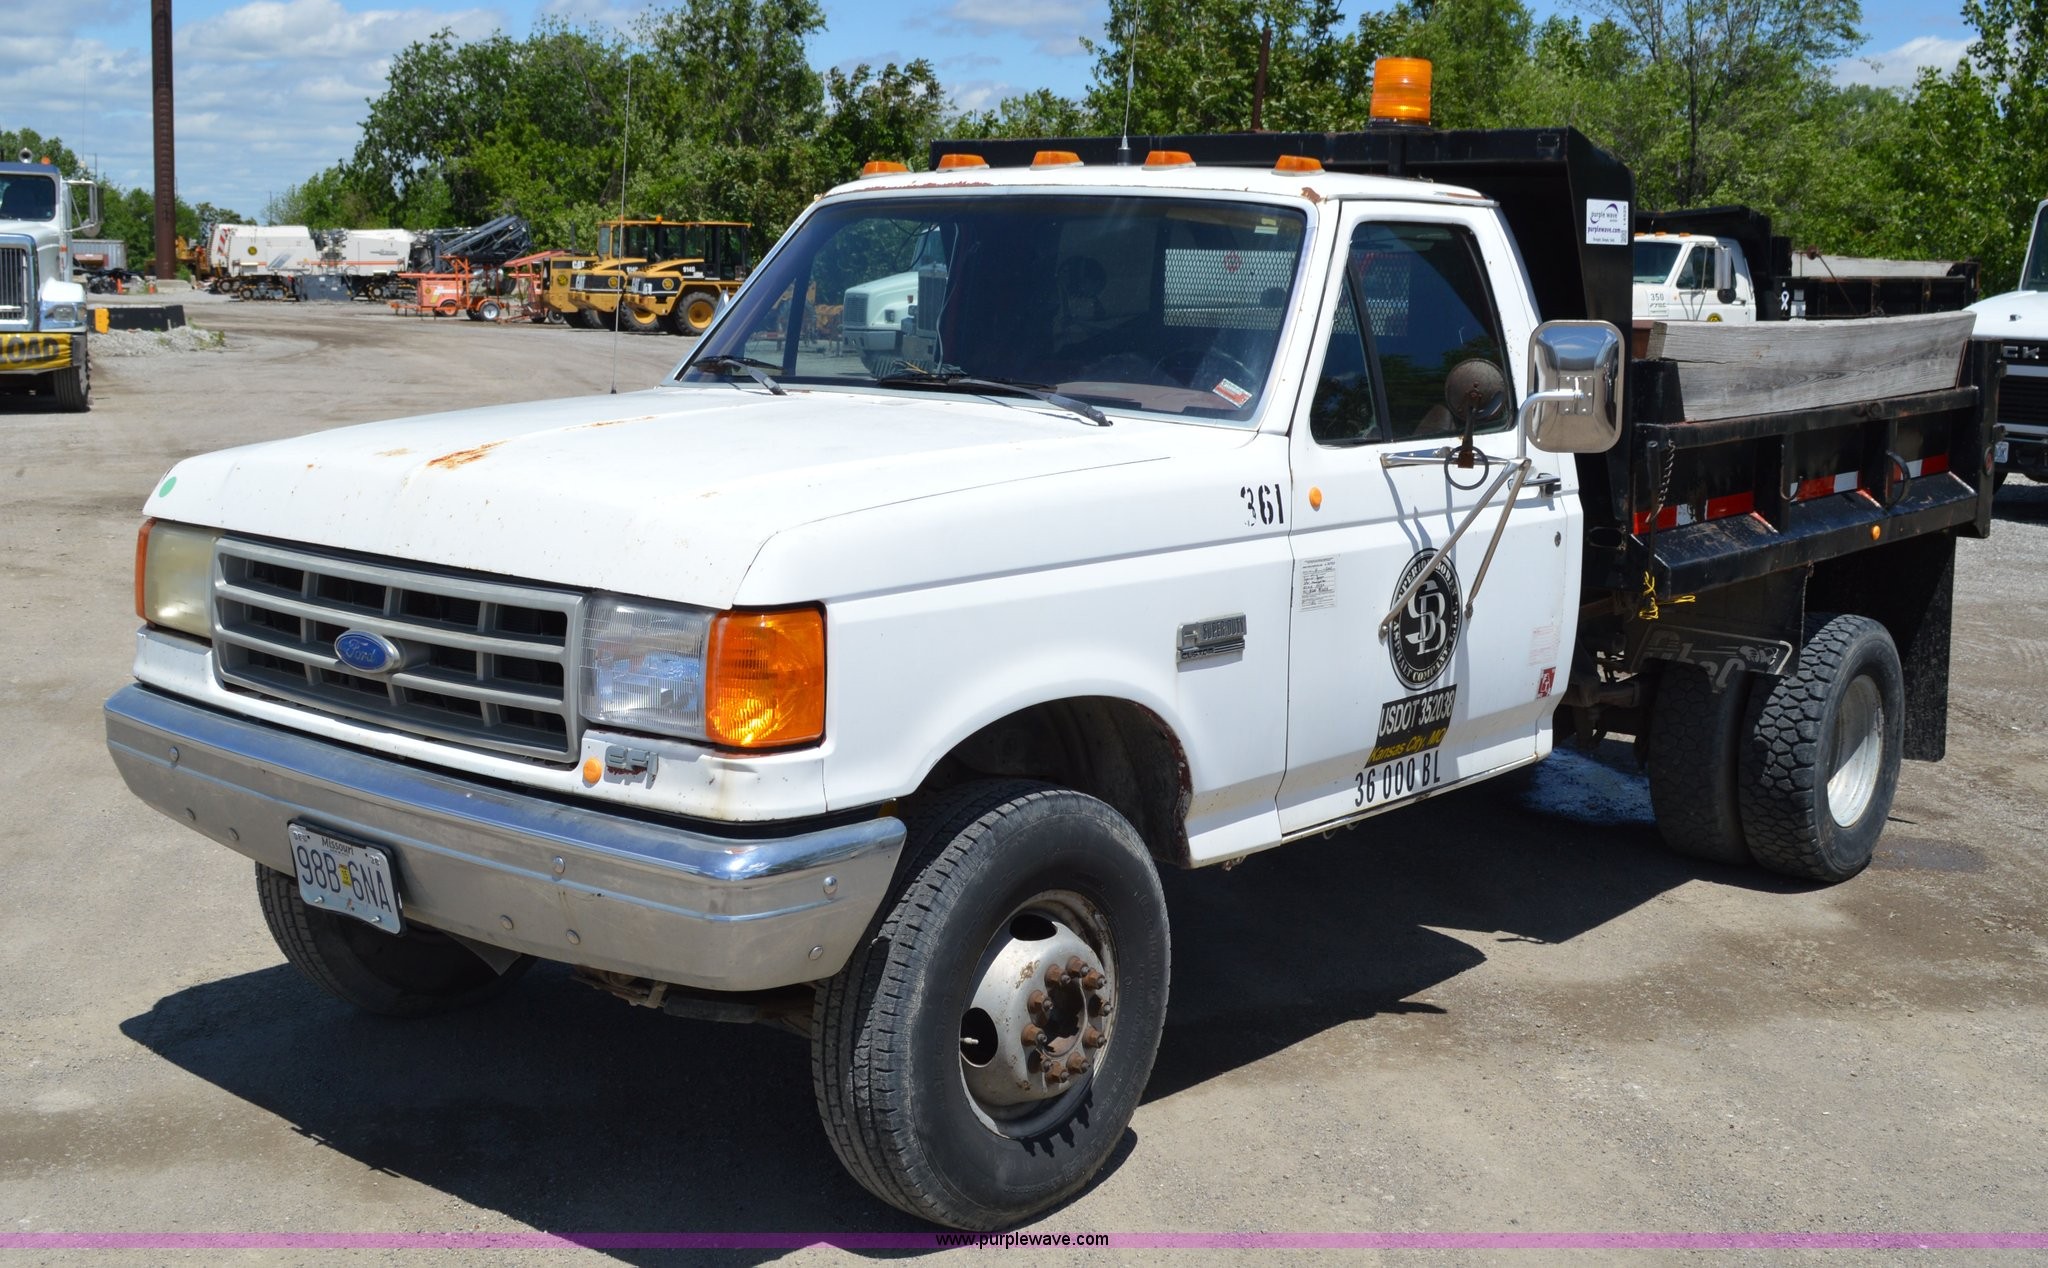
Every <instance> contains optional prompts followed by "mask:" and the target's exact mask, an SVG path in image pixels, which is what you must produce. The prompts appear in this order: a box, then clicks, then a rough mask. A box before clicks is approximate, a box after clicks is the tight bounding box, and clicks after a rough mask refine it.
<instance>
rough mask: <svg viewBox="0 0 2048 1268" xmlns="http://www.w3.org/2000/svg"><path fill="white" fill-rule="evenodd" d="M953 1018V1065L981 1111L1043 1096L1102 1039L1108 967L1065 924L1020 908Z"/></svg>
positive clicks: (1074, 1073)
mask: <svg viewBox="0 0 2048 1268" xmlns="http://www.w3.org/2000/svg"><path fill="white" fill-rule="evenodd" d="M990 950H991V951H992V952H993V954H992V955H990V956H989V957H987V959H986V963H987V968H986V969H985V970H984V971H983V972H982V975H981V980H980V981H979V983H978V984H977V985H976V987H975V990H974V995H973V997H972V999H971V1000H970V1001H969V1003H968V1007H967V1010H966V1012H965V1013H964V1014H962V1016H961V1019H960V1070H961V1074H962V1075H963V1077H964V1078H965V1079H966V1082H967V1090H968V1091H969V1092H970V1093H971V1094H972V1095H973V1096H974V1098H975V1100H977V1101H978V1102H980V1103H981V1104H982V1105H983V1106H985V1107H988V1108H992V1109H993V1108H1001V1107H1013V1106H1021V1105H1029V1104H1031V1103H1033V1102H1037V1101H1046V1100H1051V1099H1053V1098H1054V1097H1057V1096H1060V1095H1062V1094H1064V1093H1065V1092H1067V1091H1068V1090H1070V1089H1072V1088H1073V1087H1075V1086H1077V1085H1078V1084H1079V1083H1080V1082H1082V1081H1083V1080H1085V1078H1086V1076H1087V1074H1088V1072H1089V1069H1090V1068H1091V1067H1092V1066H1093V1065H1094V1063H1095V1062H1096V1061H1097V1060H1099V1059H1100V1056H1101V1051H1102V1049H1103V1048H1105V1047H1106V1046H1107V1045H1108V1043H1109V1014H1110V1011H1111V1007H1112V1000H1111V987H1112V983H1111V981H1110V977H1109V972H1108V970H1107V969H1106V968H1105V967H1104V965H1103V963H1102V957H1100V956H1099V955H1097V954H1096V952H1095V950H1094V949H1093V948H1092V947H1090V946H1089V945H1088V943H1087V941H1086V940H1085V939H1083V938H1082V937H1081V936H1080V935H1079V934H1077V933H1075V932H1074V931H1073V930H1072V929H1071V928H1069V927H1068V926H1067V925H1065V924H1063V923H1061V922H1060V921H1058V920H1054V919H1051V918H1048V917H1045V916H1041V915H1037V914H1033V913H1028V912H1027V913H1024V914H1021V915H1019V916H1017V917H1016V918H1014V919H1012V920H1011V921H1010V923H1009V925H1008V927H1007V928H1006V929H1005V930H1004V931H1003V932H1002V933H1000V934H998V935H997V938H996V940H995V943H994V945H992V947H991V948H990Z"/></svg>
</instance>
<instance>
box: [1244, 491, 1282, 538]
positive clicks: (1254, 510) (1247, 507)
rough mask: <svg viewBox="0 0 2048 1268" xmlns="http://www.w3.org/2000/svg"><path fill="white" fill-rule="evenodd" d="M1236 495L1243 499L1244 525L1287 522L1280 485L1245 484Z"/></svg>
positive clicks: (1252, 526)
mask: <svg viewBox="0 0 2048 1268" xmlns="http://www.w3.org/2000/svg"><path fill="white" fill-rule="evenodd" d="M1237 495H1238V496H1239V497H1241V498H1243V499H1244V514H1245V520H1244V522H1245V526H1246V527H1248V528H1257V527H1258V526H1259V525H1261V524H1285V523H1286V522H1287V502H1286V499H1285V497H1284V495H1283V490H1282V487H1281V486H1280V485H1277V484H1247V485H1245V486H1244V487H1243V488H1241V489H1239V490H1238V491H1237Z"/></svg>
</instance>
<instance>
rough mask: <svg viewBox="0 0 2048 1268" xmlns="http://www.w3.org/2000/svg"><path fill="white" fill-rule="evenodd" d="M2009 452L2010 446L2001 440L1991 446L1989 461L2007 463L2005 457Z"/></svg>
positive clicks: (2010, 450)
mask: <svg viewBox="0 0 2048 1268" xmlns="http://www.w3.org/2000/svg"><path fill="white" fill-rule="evenodd" d="M2011 452H2012V446H2011V445H2010V444H2009V443H2008V442H2006V441H2003V440H2001V441H1999V442H1998V443H1997V444H1995V445H1993V446H1991V461H1993V462H2005V461H2007V458H2006V455H2007V454H2008V453H2011Z"/></svg>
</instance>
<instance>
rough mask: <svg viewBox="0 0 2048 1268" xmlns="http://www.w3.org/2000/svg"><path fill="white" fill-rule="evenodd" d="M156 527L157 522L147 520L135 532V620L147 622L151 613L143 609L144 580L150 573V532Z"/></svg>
mask: <svg viewBox="0 0 2048 1268" xmlns="http://www.w3.org/2000/svg"><path fill="white" fill-rule="evenodd" d="M155 527H156V521H155V520H153V519H146V520H144V521H142V527H141V528H138V529H136V530H135V619H136V620H138V621H147V620H148V619H149V613H147V612H145V611H143V608H142V578H143V577H144V576H145V575H146V574H147V573H148V571H149V530H150V529H152V528H155Z"/></svg>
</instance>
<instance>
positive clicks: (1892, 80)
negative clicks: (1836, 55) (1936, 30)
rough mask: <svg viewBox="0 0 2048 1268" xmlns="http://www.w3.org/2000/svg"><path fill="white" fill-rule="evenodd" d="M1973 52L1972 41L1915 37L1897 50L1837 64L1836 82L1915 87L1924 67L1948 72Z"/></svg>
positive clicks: (1930, 36) (1850, 59)
mask: <svg viewBox="0 0 2048 1268" xmlns="http://www.w3.org/2000/svg"><path fill="white" fill-rule="evenodd" d="M1969 51H1970V41H1969V40H1945V39H1942V38H1941V37H1940V36H1938V35H1920V36H1915V37H1914V38H1912V39H1910V40H1907V41H1906V42H1905V43H1904V44H1901V45H1899V46H1898V47H1897V48H1891V49H1886V50H1885V51H1883V52H1881V53H1868V54H1865V55H1864V56H1862V57H1854V58H1848V59H1845V60H1843V61H1839V62H1836V63H1835V82H1836V83H1839V84H1869V85H1871V86H1872V87H1876V88H1911V87H1912V86H1913V81H1914V80H1916V79H1918V78H1919V77H1920V71H1921V69H1922V68H1923V67H1928V66H1931V67H1933V68H1934V69H1935V70H1937V71H1946V70H1948V69H1949V68H1950V67H1952V66H1954V65H1955V64H1956V63H1957V62H1959V61H1961V60H1962V59H1963V55H1964V54H1966V53H1968V52H1969Z"/></svg>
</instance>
